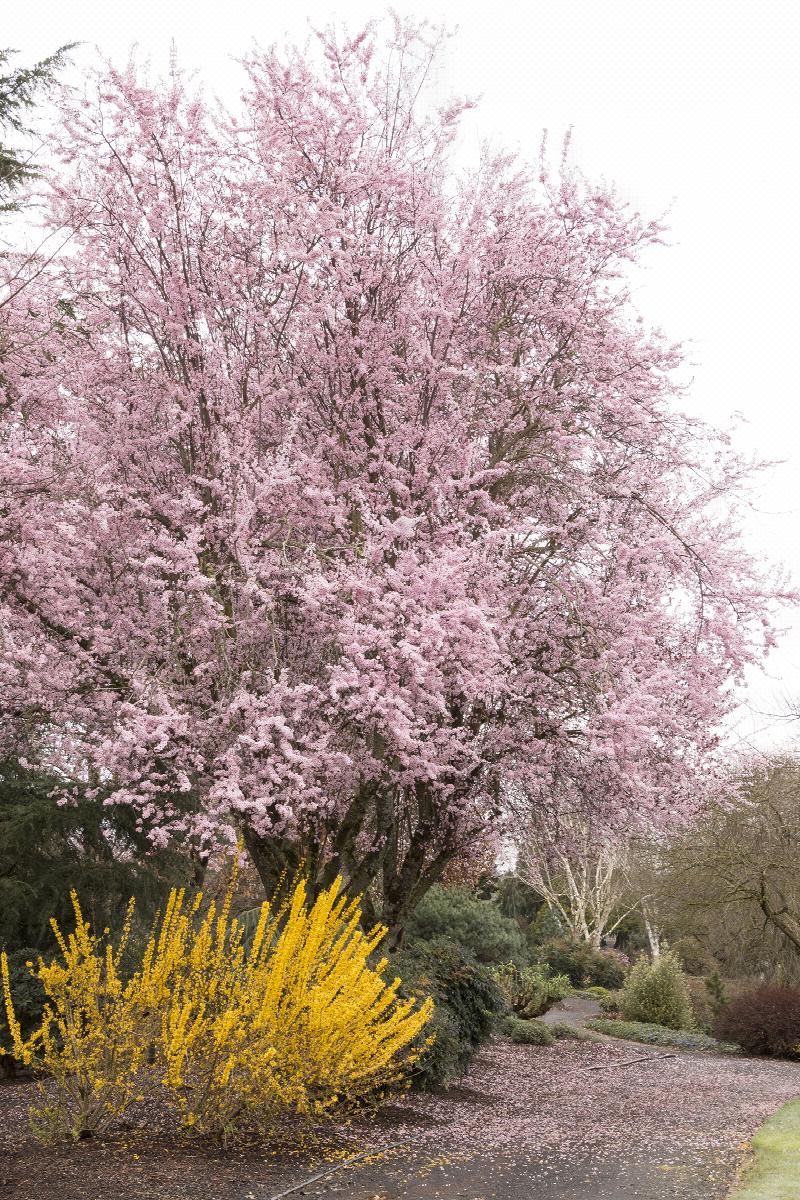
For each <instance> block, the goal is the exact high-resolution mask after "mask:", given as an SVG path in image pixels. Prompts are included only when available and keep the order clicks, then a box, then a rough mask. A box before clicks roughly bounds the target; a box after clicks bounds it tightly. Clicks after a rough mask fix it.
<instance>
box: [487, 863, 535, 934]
mask: <svg viewBox="0 0 800 1200" xmlns="http://www.w3.org/2000/svg"><path fill="white" fill-rule="evenodd" d="M475 891H476V895H477V896H478V898H479V899H481V900H491V901H492V902H493V903H494V904H496V905H497V907H498V908H499V909H500V912H501V913H502V914H503V916H504V917H510V918H511V919H512V920H513V921H516V922H517V923H518V924H519V925H520V927H523V926H527V925H530V923H531V921H533V920H534V918H535V917H536V915H537V913H538V912H539V911H540V910H541V908H542V906H543V905H544V899H543V898H542V897H541V896H540V895H539V893H538V892H537V891H536V889H535V888H532V887H531V886H530V884H528V883H525V882H524V880H522V879H520V878H519V877H518V876H517V875H511V874H506V875H494V876H492V877H491V878H490V879H483V880H481V882H480V883H479V884H478V886H477V888H476V889H475Z"/></svg>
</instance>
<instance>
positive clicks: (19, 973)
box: [0, 946, 44, 1074]
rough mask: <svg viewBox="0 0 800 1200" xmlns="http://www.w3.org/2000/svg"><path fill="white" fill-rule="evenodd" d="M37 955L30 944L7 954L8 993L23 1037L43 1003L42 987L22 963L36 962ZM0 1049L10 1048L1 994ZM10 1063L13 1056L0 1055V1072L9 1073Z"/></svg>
mask: <svg viewBox="0 0 800 1200" xmlns="http://www.w3.org/2000/svg"><path fill="white" fill-rule="evenodd" d="M38 956H39V952H38V951H37V950H34V949H33V948H32V947H31V946H25V947H23V948H21V949H18V950H12V951H11V952H10V954H9V955H8V975H9V982H10V985H11V995H12V996H13V997H14V1011H15V1014H16V1017H17V1020H18V1021H19V1023H20V1025H21V1026H22V1034H23V1037H27V1036H28V1034H29V1033H30V1032H31V1031H32V1030H33V1029H34V1028H35V1027H36V1025H37V1024H38V1022H39V1017H40V1016H41V1012H42V1005H43V1004H44V988H43V987H42V985H41V983H40V982H39V980H38V979H35V978H33V976H32V975H31V973H30V971H29V970H28V968H27V966H26V964H27V963H29V962H36V959H37V958H38ZM0 1049H3V1050H10V1049H11V1036H10V1034H9V1031H8V1017H7V1014H6V1006H5V1004H4V1003H3V999H2V996H0ZM14 1066H15V1062H14V1059H13V1058H11V1057H7V1056H5V1055H0V1074H13V1072H14Z"/></svg>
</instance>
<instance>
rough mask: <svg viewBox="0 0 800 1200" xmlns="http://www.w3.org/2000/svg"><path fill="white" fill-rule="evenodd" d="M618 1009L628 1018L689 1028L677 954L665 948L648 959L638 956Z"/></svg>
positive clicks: (689, 1014) (688, 1008) (688, 1005)
mask: <svg viewBox="0 0 800 1200" xmlns="http://www.w3.org/2000/svg"><path fill="white" fill-rule="evenodd" d="M622 1013H623V1016H624V1017H625V1018H626V1020H628V1021H644V1022H649V1023H650V1024H653V1025H665V1026H666V1027H667V1028H668V1029H690V1028H691V1026H692V1005H691V1001H690V999H689V989H688V988H687V986H686V979H685V978H684V974H683V971H682V970H681V966H680V963H679V962H678V960H677V958H675V956H674V955H673V954H671V953H669V952H665V953H664V954H660V955H659V957H658V958H657V959H655V960H654V961H653V962H652V963H651V962H648V961H647V959H646V958H640V959H639V961H638V962H637V963H636V965H635V966H634V967H633V969H632V971H631V973H630V975H629V976H628V981H627V983H626V984H625V987H624V989H623V993H622Z"/></svg>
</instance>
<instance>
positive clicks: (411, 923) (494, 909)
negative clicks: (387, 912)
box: [406, 884, 528, 966]
mask: <svg viewBox="0 0 800 1200" xmlns="http://www.w3.org/2000/svg"><path fill="white" fill-rule="evenodd" d="M406 936H407V937H408V938H409V939H411V940H412V941H421V942H431V941H437V940H439V939H441V938H447V940H448V941H451V942H457V943H458V945H459V946H463V947H464V949H465V950H467V951H469V953H470V954H472V955H473V956H474V958H475V959H476V961H477V962H479V963H502V962H516V963H518V964H519V965H520V966H522V965H524V963H526V962H527V961H528V951H527V946H526V944H525V938H524V937H523V935H522V932H521V930H520V927H519V925H518V924H517V922H516V921H515V920H514V919H513V918H512V917H504V916H503V914H502V912H501V911H500V908H499V907H498V905H497V904H495V903H493V902H492V901H491V900H479V899H478V897H477V896H475V895H474V894H473V893H472V892H471V891H470V889H469V888H467V887H444V886H443V885H441V884H435V885H434V886H433V887H432V888H430V889H429V890H428V891H427V892H426V893H425V895H424V896H423V898H422V900H420V902H419V904H418V905H417V906H416V908H415V909H414V911H413V912H412V914H411V916H410V918H409V920H408V922H407V925H406Z"/></svg>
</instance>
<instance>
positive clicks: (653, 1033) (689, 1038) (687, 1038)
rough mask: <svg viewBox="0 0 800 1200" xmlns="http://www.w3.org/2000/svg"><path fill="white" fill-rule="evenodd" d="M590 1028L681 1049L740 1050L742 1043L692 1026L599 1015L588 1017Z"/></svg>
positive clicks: (607, 1033) (588, 1027) (614, 1035)
mask: <svg viewBox="0 0 800 1200" xmlns="http://www.w3.org/2000/svg"><path fill="white" fill-rule="evenodd" d="M586 1028H587V1029H589V1030H592V1031H594V1032H595V1033H604V1034H606V1036H607V1037H616V1038H624V1039H625V1040H626V1041H629V1042H644V1043H645V1044H646V1045H648V1046H677V1047H678V1048H679V1049H681V1050H712V1051H713V1052H714V1053H715V1054H738V1052H739V1051H738V1047H737V1046H734V1045H731V1044H730V1043H727V1042H719V1041H716V1040H715V1039H714V1038H712V1037H709V1036H708V1034H707V1033H698V1032H697V1031H696V1030H691V1029H668V1028H667V1027H666V1026H665V1025H652V1024H648V1023H647V1022H644V1021H610V1020H608V1019H606V1018H603V1017H598V1018H597V1019H596V1020H594V1021H588V1022H587V1025H586Z"/></svg>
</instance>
